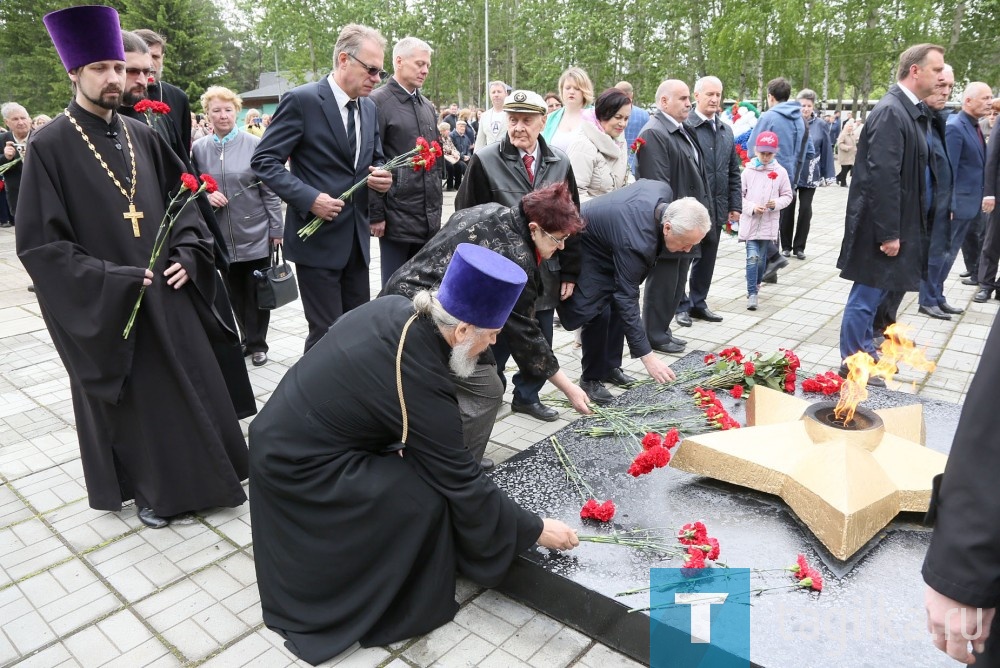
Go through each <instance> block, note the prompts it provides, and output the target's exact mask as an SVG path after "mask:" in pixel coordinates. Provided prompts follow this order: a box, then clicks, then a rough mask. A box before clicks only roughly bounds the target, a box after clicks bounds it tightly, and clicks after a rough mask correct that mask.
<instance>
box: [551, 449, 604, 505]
mask: <svg viewBox="0 0 1000 668" xmlns="http://www.w3.org/2000/svg"><path fill="white" fill-rule="evenodd" d="M549 441H550V442H551V443H552V449H553V450H555V451H556V457H558V458H559V463H560V464H562V467H563V469H565V470H566V477H567V478H569V479H570V480H572V481H573V484H574V485H575V486H576V491H577V492H579V493H580V498H581V499H583V502H584V503H587V500H588V498H590V499H596V498H597V497H596V496H594V490H593V489H591V487H590V485H588V484H587V481H586V480H584V479H583V476H582V475H580V471H579V470H577V468H576V464H574V463H573V460H571V459H570V458H569V454H567V452H566V449H565V448H564V447H563V445H562V443H560V442H559V439H557V438H556V437H555V436H552V437H550V438H549ZM584 490H586V493H584ZM587 494H590V496H589V497H588V496H587Z"/></svg>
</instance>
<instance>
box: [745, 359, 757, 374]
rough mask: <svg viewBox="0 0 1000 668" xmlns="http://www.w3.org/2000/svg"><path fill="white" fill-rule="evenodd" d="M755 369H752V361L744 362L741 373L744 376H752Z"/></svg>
mask: <svg viewBox="0 0 1000 668" xmlns="http://www.w3.org/2000/svg"><path fill="white" fill-rule="evenodd" d="M755 371H756V369H754V366H753V362H745V363H744V364H743V374H744V375H746V376H752V375H753V374H754V372H755Z"/></svg>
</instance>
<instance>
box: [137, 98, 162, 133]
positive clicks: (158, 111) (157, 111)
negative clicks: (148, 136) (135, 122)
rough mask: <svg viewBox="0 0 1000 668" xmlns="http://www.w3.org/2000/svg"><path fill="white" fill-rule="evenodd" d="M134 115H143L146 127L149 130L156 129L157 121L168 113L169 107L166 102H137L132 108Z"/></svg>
mask: <svg viewBox="0 0 1000 668" xmlns="http://www.w3.org/2000/svg"><path fill="white" fill-rule="evenodd" d="M134 109H135V111H136V113H139V114H143V115H144V116H145V117H146V125H148V126H149V127H151V128H155V127H156V122H157V120H158V119H159V118H160V117H161V116H163V115H165V114H169V113H170V105H169V104H167V103H166V102H157V101H156V100H139V101H138V102H136V103H135V107H134Z"/></svg>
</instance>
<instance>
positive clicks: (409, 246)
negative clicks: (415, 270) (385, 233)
mask: <svg viewBox="0 0 1000 668" xmlns="http://www.w3.org/2000/svg"><path fill="white" fill-rule="evenodd" d="M423 247H424V244H422V243H419V244H413V243H410V242H408V241H393V240H392V239H386V238H385V237H381V238H380V239H379V240H378V248H379V256H380V257H381V260H380V262H381V269H382V287H383V288H384V287H385V284H386V283H388V282H389V279H390V278H392V275H393V274H395V273H396V270H397V269H399V268H400V267H402V266H403V265H404V264H406V261H407V260H409V259H410V258H412V257H413V256H414V255H416V254H417V252H418V251H419V250H420V249H421V248H423Z"/></svg>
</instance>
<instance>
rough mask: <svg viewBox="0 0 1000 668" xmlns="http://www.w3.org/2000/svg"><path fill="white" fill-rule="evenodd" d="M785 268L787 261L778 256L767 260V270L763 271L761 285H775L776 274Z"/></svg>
mask: <svg viewBox="0 0 1000 668" xmlns="http://www.w3.org/2000/svg"><path fill="white" fill-rule="evenodd" d="M787 266H788V259H787V258H785V257H782V256H780V255H779V256H778V257H776V258H775V259H774V260H771V259H768V261H767V269H765V270H764V275H763V276H762V277H761V283H777V282H778V281H777V276H778V272H779V271H780V270H782V269H784V268H785V267H787Z"/></svg>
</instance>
